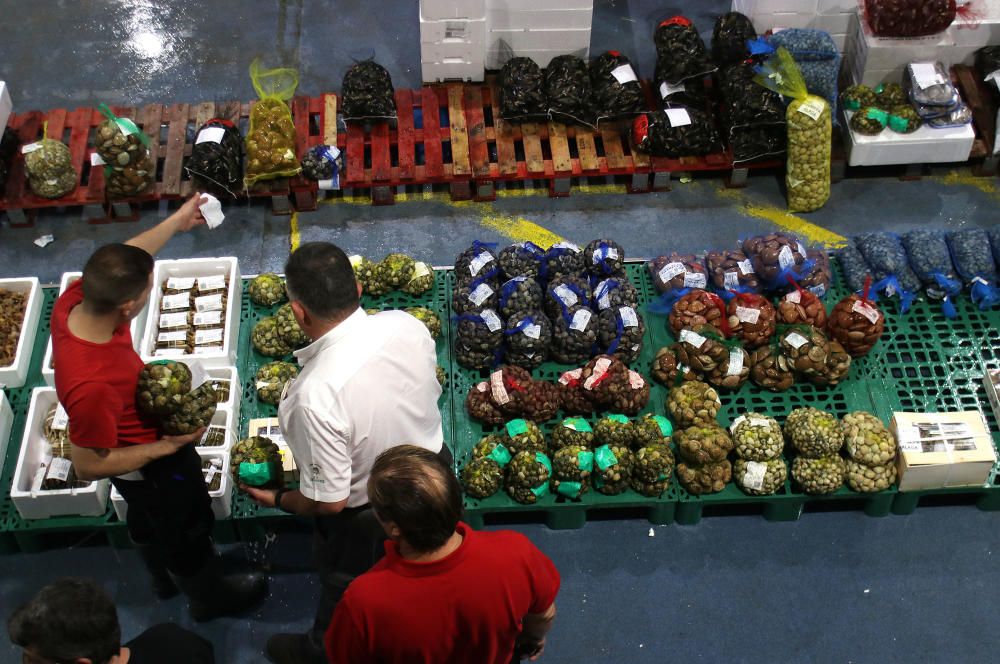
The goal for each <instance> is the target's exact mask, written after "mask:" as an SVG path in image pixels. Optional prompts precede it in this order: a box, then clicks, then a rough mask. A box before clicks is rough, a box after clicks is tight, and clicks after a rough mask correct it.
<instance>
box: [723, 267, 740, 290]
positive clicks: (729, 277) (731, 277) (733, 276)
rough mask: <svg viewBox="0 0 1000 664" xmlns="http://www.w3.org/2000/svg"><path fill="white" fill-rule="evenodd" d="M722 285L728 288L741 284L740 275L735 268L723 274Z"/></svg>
mask: <svg viewBox="0 0 1000 664" xmlns="http://www.w3.org/2000/svg"><path fill="white" fill-rule="evenodd" d="M722 285H723V286H725V287H726V288H736V287H737V286H739V285H740V275H739V273H738V272H736V271H735V270H730V271H729V272H725V273H723V275H722Z"/></svg>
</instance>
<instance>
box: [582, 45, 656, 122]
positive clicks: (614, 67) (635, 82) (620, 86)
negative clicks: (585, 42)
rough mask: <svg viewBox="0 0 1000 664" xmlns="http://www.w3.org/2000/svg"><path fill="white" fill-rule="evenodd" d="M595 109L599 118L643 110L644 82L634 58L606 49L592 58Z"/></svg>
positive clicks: (591, 69)
mask: <svg viewBox="0 0 1000 664" xmlns="http://www.w3.org/2000/svg"><path fill="white" fill-rule="evenodd" d="M589 69H590V87H591V90H592V95H593V96H592V104H593V110H594V112H595V114H596V115H597V117H598V119H602V118H615V117H620V116H623V115H632V114H634V113H639V112H641V111H642V108H643V102H644V101H645V100H644V99H643V96H642V86H641V85H640V84H639V77H638V76H637V75H636V73H635V69H634V68H633V67H632V63H631V61H630V60H629V59H628V58H627V57H626V56H625V55H623V54H622V53H619V52H618V51H605V52H604V53H601V54H600V55H599V56H597V57H596V58H594V59H593V60H591V61H590V67H589Z"/></svg>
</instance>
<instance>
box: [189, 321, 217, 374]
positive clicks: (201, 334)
mask: <svg viewBox="0 0 1000 664" xmlns="http://www.w3.org/2000/svg"><path fill="white" fill-rule="evenodd" d="M219 343H222V330H220V329H214V330H197V331H196V332H195V333H194V345H195V346H204V345H206V344H219ZM191 385H192V387H193V386H194V380H192V381H191Z"/></svg>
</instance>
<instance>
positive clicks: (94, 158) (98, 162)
mask: <svg viewBox="0 0 1000 664" xmlns="http://www.w3.org/2000/svg"><path fill="white" fill-rule="evenodd" d="M90 165H91V166H104V165H106V162H105V161H104V159H103V158H102V157H101V155H99V154H97V153H96V152H91V153H90Z"/></svg>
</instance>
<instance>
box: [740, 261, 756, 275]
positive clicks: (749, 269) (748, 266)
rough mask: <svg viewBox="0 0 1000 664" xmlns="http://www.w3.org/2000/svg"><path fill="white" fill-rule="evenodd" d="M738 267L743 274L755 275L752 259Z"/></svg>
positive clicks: (741, 262) (742, 262)
mask: <svg viewBox="0 0 1000 664" xmlns="http://www.w3.org/2000/svg"><path fill="white" fill-rule="evenodd" d="M736 266H737V267H738V268H740V272H742V273H743V274H754V269H753V263H751V262H750V259H747V260H745V261H740V262H739V263H737V264H736Z"/></svg>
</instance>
